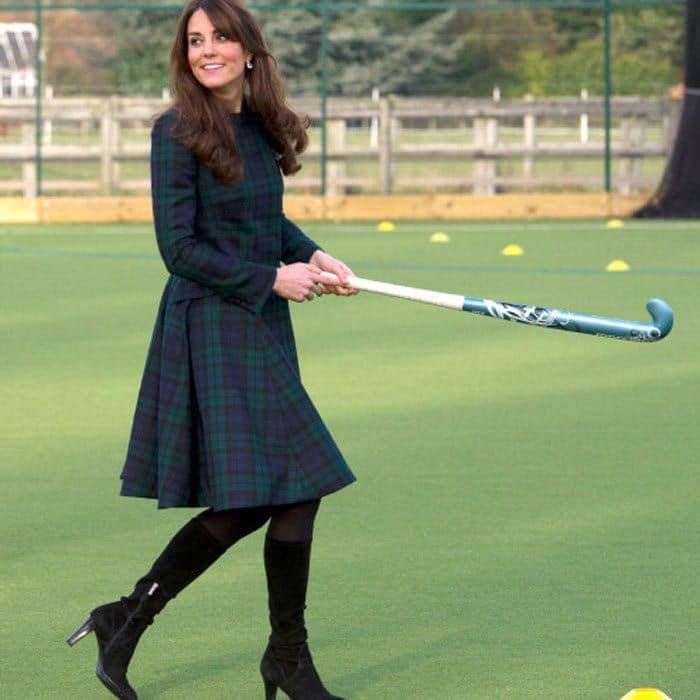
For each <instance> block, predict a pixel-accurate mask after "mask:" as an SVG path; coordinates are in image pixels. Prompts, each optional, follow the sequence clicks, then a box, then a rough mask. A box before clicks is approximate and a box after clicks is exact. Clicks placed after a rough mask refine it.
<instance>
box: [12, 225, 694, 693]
mask: <svg viewBox="0 0 700 700" xmlns="http://www.w3.org/2000/svg"><path fill="white" fill-rule="evenodd" d="M306 230H307V231H308V232H309V233H310V235H312V236H313V237H314V238H315V239H316V240H318V241H319V242H320V243H321V244H322V245H324V246H325V247H326V248H327V249H328V250H329V251H330V252H332V253H334V254H336V255H338V256H340V257H342V258H344V259H346V260H347V261H348V263H349V264H351V266H353V268H354V270H355V272H356V274H358V275H361V276H363V277H371V278H375V279H383V280H386V281H392V282H397V283H403V284H408V285H413V286H423V287H427V288H433V289H439V290H442V291H448V292H454V293H461V294H466V295H470V296H477V297H489V298H494V299H499V300H506V301H513V302H521V303H531V304H538V305H543V306H555V307H559V308H566V309H570V310H573V311H579V312H582V313H591V314H596V315H603V316H615V317H618V318H629V319H636V320H643V321H646V320H648V316H647V314H646V311H645V310H644V305H645V303H646V301H647V299H648V298H650V297H653V296H660V297H662V298H665V299H666V300H667V301H668V302H669V303H670V304H671V306H672V307H673V309H674V311H675V315H676V326H675V328H674V330H673V331H672V333H671V335H670V336H669V337H668V338H667V339H665V340H663V341H662V342H660V343H658V344H653V345H638V344H634V343H623V342H617V341H613V340H607V339H601V338H594V337H589V336H581V335H577V334H573V333H562V332H557V331H551V330H546V329H540V328H529V327H525V326H522V325H517V324H511V323H504V322H501V321H495V320H492V319H486V318H479V317H476V316H472V315H468V314H463V313H455V312H451V311H446V310H443V309H437V308H433V307H428V306H423V305H419V304H412V303H409V302H404V301H399V300H394V299H388V298H384V297H378V296H374V295H370V294H367V293H364V294H361V295H360V296H359V297H357V298H352V299H340V298H335V297H326V298H323V299H319V300H316V301H314V302H313V303H311V304H304V305H300V306H295V307H294V319H295V327H296V333H297V339H298V344H299V351H300V357H301V364H302V374H303V378H304V381H305V384H306V386H307V388H308V389H309V392H310V393H311V395H312V396H313V397H314V400H315V401H316V404H317V406H318V408H319V410H320V412H321V414H322V415H323V416H324V417H325V418H326V420H327V422H328V424H329V426H330V428H331V430H332V432H333V433H334V435H335V437H336V439H337V441H338V443H339V444H340V446H341V448H342V449H343V451H344V453H345V455H346V457H347V459H348V461H349V462H350V463H351V465H352V466H353V469H354V470H355V472H356V474H357V476H358V482H357V484H355V485H353V486H351V487H349V488H347V489H345V490H344V491H342V492H341V493H339V494H337V495H334V496H331V497H329V498H328V499H327V500H326V501H324V504H323V506H322V509H321V512H320V515H319V518H318V521H317V530H316V536H315V549H314V559H313V571H312V578H311V586H310V596H309V607H308V611H307V615H308V623H309V628H310V632H311V642H312V649H313V651H314V655H315V659H316V661H317V665H318V667H319V669H320V671H321V673H322V676H323V677H324V679H325V680H326V682H327V685H328V686H329V687H330V688H331V689H332V690H333V691H334V692H336V693H338V694H340V695H342V696H343V697H346V698H352V700H361V699H363V698H365V699H371V700H384V699H386V700H400V699H416V700H417V699H428V700H433V699H435V700H438V699H440V700H445V699H452V698H455V699H457V698H459V699H464V700H618V699H619V698H620V697H621V696H622V695H623V694H624V693H625V692H627V691H628V690H630V689H631V688H634V687H648V686H651V687H660V688H662V689H664V691H665V692H666V693H667V694H669V695H670V696H671V697H672V698H673V700H697V698H698V697H700V677H699V676H698V663H697V649H698V648H699V647H700V624H699V623H700V616H699V615H698V583H697V582H698V578H699V576H700V567H699V565H698V552H699V551H700V495H699V489H698V471H699V469H698V462H699V459H698V447H699V439H698V428H697V424H698V420H697V419H698V408H697V404H698V386H699V381H698V380H699V379H700V361H699V359H698V357H699V355H698V346H699V345H700V317H699V315H698V312H697V309H696V302H697V298H698V288H699V282H700V223H699V222H666V223H650V222H628V223H627V225H626V226H625V228H624V229H621V230H608V229H606V228H605V225H604V223H603V222H597V221H595V222H566V221H562V222H547V223H544V222H515V223H449V224H446V223H439V224H431V223H400V222H399V223H398V228H397V230H396V231H395V232H394V233H387V234H383V233H378V232H377V231H376V230H375V226H374V225H368V224H343V225H320V224H314V225H308V226H307V227H306ZM438 230H440V231H444V232H446V233H448V234H449V235H450V237H451V241H450V242H449V243H447V244H441V245H439V244H431V243H429V241H428V239H429V236H430V234H431V233H433V232H435V231H438ZM509 243H517V244H519V245H521V246H522V247H523V248H524V250H525V255H524V256H523V257H517V258H512V257H508V258H506V257H503V256H501V254H500V253H501V250H502V248H503V247H504V246H505V245H506V244H509ZM613 259H623V260H625V261H626V262H627V263H628V264H629V265H630V266H631V271H629V272H626V273H607V272H604V268H605V266H606V264H607V263H609V262H610V261H611V260H613ZM0 267H1V273H0V292H1V295H0V298H1V299H2V309H3V314H2V318H1V319H0V329H1V333H0V336H1V338H2V362H1V363H0V368H1V370H0V371H1V372H2V375H1V376H2V402H1V404H0V412H1V415H0V431H1V432H0V437H1V444H2V460H1V463H0V470H1V472H0V474H1V476H2V484H3V487H4V494H3V499H2V502H3V505H2V510H1V511H0V512H1V515H0V517H1V518H2V533H3V536H2V539H1V540H0V548H1V550H2V567H1V568H0V584H1V587H0V603H1V610H2V635H1V636H0V642H1V644H2V646H1V647H0V659H1V660H2V662H1V663H2V674H1V685H2V689H1V691H0V694H1V695H2V697H3V698H8V699H11V700H20V699H21V700H24V699H26V698H32V699H33V698H66V699H71V700H74V699H79V698H98V697H105V698H106V697H109V696H108V695H107V692H106V691H105V690H103V689H102V687H101V686H100V685H99V684H98V683H97V681H96V680H95V678H94V663H95V643H94V638H92V637H90V638H88V639H86V640H85V641H84V642H82V643H81V644H79V645H78V646H76V647H75V648H74V649H69V647H68V646H67V645H66V644H65V641H64V640H65V638H66V637H67V635H68V634H69V633H70V632H71V631H72V630H73V629H74V628H75V627H76V626H77V625H78V624H79V623H81V622H82V621H83V619H84V617H85V615H86V613H87V612H88V611H89V610H90V609H91V608H92V607H94V606H96V605H97V604H99V603H102V602H106V601H108V600H111V599H114V598H115V597H117V596H119V595H121V594H125V593H127V592H129V591H130V590H131V585H132V584H133V582H134V581H135V579H137V578H138V577H139V576H140V575H141V574H142V573H144V572H145V571H146V570H147V568H148V567H149V565H150V563H151V561H152V559H153V558H154V557H155V556H156V555H157V554H158V553H159V552H160V550H161V548H162V546H163V545H164V544H165V542H166V541H167V540H168V538H169V537H170V535H171V534H172V533H174V531H175V530H176V529H177V528H178V527H179V526H180V525H181V523H183V522H184V520H185V519H186V518H187V517H188V515H190V514H192V511H186V510H173V511H160V512H158V511H157V510H156V508H155V506H154V504H153V503H152V502H151V501H143V500H136V499H124V498H120V497H119V496H118V495H117V493H118V489H119V480H118V475H119V471H120V468H121V463H122V460H123V456H124V449H125V446H126V441H127V438H128V433H129V429H130V421H131V417H132V414H133V409H134V401H135V398H136V392H137V390H138V384H139V381H140V374H141V370H142V367H143V361H144V358H145V353H146V348H147V344H148V341H149V338H150V333H151V327H152V323H153V319H154V317H155V312H156V308H157V304H158V300H159V295H160V292H161V289H162V284H163V281H164V279H165V273H164V269H163V266H162V264H161V262H160V260H159V258H158V257H157V252H156V248H155V243H154V239H153V234H152V232H151V230H150V228H149V227H147V226H138V225H133V226H129V225H124V226H107V225H99V226H98V225H92V226H51V227H49V226H5V227H3V228H2V229H0ZM262 538H263V534H262V533H256V534H255V535H253V536H252V537H250V538H249V539H247V540H246V541H244V542H242V543H240V544H239V545H238V546H236V547H235V548H234V549H232V550H231V551H230V552H229V553H228V554H227V555H226V556H225V557H224V559H223V560H222V561H220V562H219V563H218V564H217V565H216V566H215V567H213V568H212V569H211V570H210V571H208V572H207V573H206V574H205V575H204V576H203V577H202V578H201V579H200V580H198V581H196V582H195V583H194V584H193V585H192V587H191V589H188V590H187V591H185V592H183V593H182V594H181V596H180V597H179V598H178V599H177V600H176V601H174V602H173V603H172V604H171V606H170V607H169V608H168V609H167V610H166V611H165V612H164V613H163V614H162V616H161V617H159V618H158V619H157V620H156V624H155V625H154V627H153V628H151V629H149V631H148V632H147V634H146V635H145V637H144V639H143V641H142V643H141V644H140V646H139V649H138V651H137V654H136V657H135V659H134V662H133V664H132V670H131V672H130V678H131V680H132V682H133V684H134V685H135V686H136V687H137V689H138V690H139V698H142V699H143V700H149V699H151V698H152V699H155V698H159V699H163V700H165V699H166V698H168V699H175V698H178V699H180V698H188V699H190V698H197V699H199V698H202V699H204V700H216V699H219V698H221V699H224V698H227V699H231V698H235V699H236V700H247V699H248V698H250V699H251V700H254V699H256V698H261V697H262V694H263V689H262V684H261V682H260V680H259V677H258V671H257V664H258V660H259V657H260V654H261V652H262V650H263V648H264V645H265V641H266V634H267V626H266V615H267V613H266V594H265V584H264V576H263V571H262V564H261V551H262Z"/></svg>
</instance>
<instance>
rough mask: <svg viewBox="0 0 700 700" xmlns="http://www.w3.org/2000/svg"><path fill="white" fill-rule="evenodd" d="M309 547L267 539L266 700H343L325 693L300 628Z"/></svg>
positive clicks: (262, 670) (262, 668) (263, 668)
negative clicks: (283, 699)
mask: <svg viewBox="0 0 700 700" xmlns="http://www.w3.org/2000/svg"><path fill="white" fill-rule="evenodd" d="M310 559H311V542H283V541H281V540H275V539H272V538H271V537H269V536H268V537H267V538H266V540H265V572H266V574H267V589H268V596H269V606H270V624H271V626H272V634H271V635H270V641H269V644H268V645H267V649H266V650H265V654H264V656H263V658H262V661H261V663H260V673H261V674H262V677H263V682H264V683H265V698H266V700H274V698H275V697H276V694H277V688H281V689H282V690H283V691H284V692H285V693H286V694H287V695H288V696H289V697H290V698H291V699H292V700H343V699H342V698H339V697H338V696H336V695H331V693H329V692H328V690H326V688H325V686H324V685H323V683H322V681H321V679H320V678H319V675H318V673H317V671H316V669H315V667H314V663H313V659H312V658H311V653H310V652H309V647H308V645H307V643H306V642H307V632H306V627H305V624H304V609H305V608H306V590H307V586H308V581H309V563H310Z"/></svg>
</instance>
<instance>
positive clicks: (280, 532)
mask: <svg viewBox="0 0 700 700" xmlns="http://www.w3.org/2000/svg"><path fill="white" fill-rule="evenodd" d="M320 504H321V501H320V500H315V501H305V502H304V503H292V504H290V505H284V506H262V507H260V508H234V509H231V510H212V509H211V508H209V509H208V510H205V511H204V512H203V513H200V514H199V515H198V516H197V518H198V519H199V521H200V522H201V523H202V525H204V527H206V529H207V530H208V531H209V532H210V533H211V534H212V535H213V536H214V537H215V538H216V539H217V540H218V541H219V543H220V544H221V545H222V546H223V547H226V548H227V549H228V548H229V547H231V546H232V545H234V544H235V543H236V542H238V540H241V539H243V538H244V537H246V536H247V535H249V534H250V533H251V532H255V531H256V530H259V529H260V528H261V527H262V526H263V525H264V524H265V523H266V522H267V521H268V520H269V521H270V525H269V527H268V529H267V534H268V537H271V538H272V539H275V540H281V541H283V542H310V541H311V538H312V536H313V531H314V519H315V518H316V513H317V511H318V507H319V505H320Z"/></svg>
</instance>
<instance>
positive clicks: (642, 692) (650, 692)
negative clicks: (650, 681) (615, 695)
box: [620, 688, 671, 700]
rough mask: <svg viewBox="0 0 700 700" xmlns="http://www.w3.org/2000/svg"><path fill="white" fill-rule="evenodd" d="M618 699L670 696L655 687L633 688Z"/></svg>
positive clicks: (655, 699)
mask: <svg viewBox="0 0 700 700" xmlns="http://www.w3.org/2000/svg"><path fill="white" fill-rule="evenodd" d="M620 700H671V698H669V697H668V695H666V693H662V692H661V691H660V690H658V689H657V688H635V689H634V690H630V692H629V693H627V695H625V696H624V697H622V698H620Z"/></svg>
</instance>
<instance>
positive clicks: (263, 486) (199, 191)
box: [68, 0, 356, 700]
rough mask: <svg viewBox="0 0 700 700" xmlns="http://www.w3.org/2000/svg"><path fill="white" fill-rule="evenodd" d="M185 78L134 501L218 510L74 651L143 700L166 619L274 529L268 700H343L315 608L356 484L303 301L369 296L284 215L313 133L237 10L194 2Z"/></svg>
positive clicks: (157, 187) (162, 171)
mask: <svg viewBox="0 0 700 700" xmlns="http://www.w3.org/2000/svg"><path fill="white" fill-rule="evenodd" d="M171 78H172V89H173V94H174V96H175V97H174V106H173V108H172V109H171V110H170V111H168V112H166V113H165V114H163V115H162V116H161V117H160V118H159V119H158V120H157V122H156V124H155V127H154V129H153V135H152V154H151V170H152V196H153V211H154V218H155V228H156V236H157V240H158V246H159V250H160V253H161V255H162V257H163V260H164V261H165V264H166V267H167V269H168V271H169V272H170V273H171V275H170V277H169V279H168V282H167V284H166V286H165V291H164V293H163V298H162V300H161V304H160V308H159V311H158V316H157V319H156V325H155V330H154V333H153V338H152V341H151V345H150V349H149V352H148V357H147V360H146V367H145V371H144V377H143V381H142V384H141V389H140V393H139V397H138V401H137V406H136V412H135V416H134V423H133V429H132V433H131V440H130V443H129V449H128V453H127V458H126V464H125V467H124V470H123V472H122V491H121V492H122V494H123V495H126V496H140V497H146V498H157V499H158V505H159V507H162V508H169V507H177V506H206V507H207V508H206V510H204V511H203V512H201V513H200V514H199V515H197V516H196V517H195V518H193V519H192V520H190V521H189V522H188V523H187V524H186V525H185V526H184V527H183V528H182V529H181V530H180V531H179V532H178V533H177V534H176V535H175V536H174V537H173V539H172V540H171V541H170V542H169V543H168V545H167V546H166V548H165V550H164V551H163V552H162V554H161V555H160V556H159V557H158V558H157V559H156V561H155V562H154V563H153V566H152V567H151V569H150V571H149V572H148V573H146V574H145V575H144V576H143V577H142V578H140V579H139V580H138V581H137V582H136V585H135V588H134V591H133V592H132V593H131V594H130V595H128V596H126V597H123V598H121V600H119V601H116V602H112V603H108V604H106V605H102V606H100V607H98V608H95V610H93V611H92V612H91V613H90V616H89V617H88V619H87V620H86V622H85V623H84V624H83V625H82V626H81V627H79V628H78V630H76V632H75V633H74V634H73V635H71V637H70V638H69V639H68V643H69V644H70V645H71V646H72V645H74V644H75V643H77V642H78V641H79V640H80V639H82V638H83V637H85V636H86V635H87V634H89V633H90V632H93V631H94V632H95V635H96V638H97V644H98V662H97V675H98V678H99V679H100V680H101V681H102V682H103V683H104V685H105V686H106V687H107V688H108V689H109V690H110V691H111V692H112V693H114V695H116V696H117V697H119V698H129V699H131V698H136V692H135V691H134V690H133V688H132V687H131V686H130V685H129V683H128V681H127V678H126V672H127V667H128V665H129V662H130V660H131V657H132V655H133V653H134V650H135V647H136V644H137V642H138V640H139V638H140V636H141V634H142V633H143V632H144V630H145V629H146V627H147V626H148V625H150V624H151V623H152V622H153V618H154V616H155V615H156V614H157V613H158V612H160V611H161V610H162V609H163V607H164V606H165V605H166V603H167V602H168V601H169V600H171V599H173V598H174V597H175V596H176V595H177V594H178V593H179V592H180V591H181V590H183V589H184V588H185V587H186V586H187V585H188V584H190V583H191V582H192V581H194V579H195V578H197V577H198V576H199V575H200V574H201V573H202V572H203V571H205V570H206V569H207V568H208V567H209V566H210V565H211V564H212V563H214V562H215V561H216V560H217V559H218V558H219V557H220V556H221V555H222V554H223V553H224V552H225V551H226V550H227V549H228V548H229V547H231V545H233V544H234V543H235V542H237V541H238V540H240V539H241V538H242V537H245V536H246V535H248V534H250V533H251V532H253V531H255V530H257V529H259V528H260V527H262V526H263V525H264V524H265V523H267V522H269V526H268V530H267V535H266V538H265V549H264V562H265V571H266V574H267V584H268V599H269V608H270V622H271V627H272V631H271V634H270V638H269V643H268V646H267V649H266V650H265V653H264V656H263V658H262V662H261V666H260V670H261V674H262V677H263V681H264V685H265V695H266V698H267V699H268V700H269V699H270V698H274V697H275V696H276V692H277V688H281V689H282V690H283V691H284V692H285V693H287V695H289V696H290V697H291V698H294V699H298V700H310V699H314V700H315V699H321V698H329V699H330V698H335V697H336V696H333V695H331V694H330V693H329V692H328V691H327V690H326V689H325V687H324V685H323V683H322V682H321V680H320V678H319V676H318V674H317V672H316V670H315V668H314V665H313V661H312V658H311V654H310V652H309V649H308V646H307V643H306V640H307V633H306V628H305V625H304V607H305V600H306V589H307V582H308V574H309V560H310V551H311V539H312V533H313V526H314V518H315V516H316V512H317V510H318V507H319V503H320V499H321V497H323V496H325V495H326V494H329V493H332V492H334V491H337V490H338V489H341V488H343V487H344V486H346V485H348V484H350V483H351V482H352V481H354V476H353V474H352V472H351V471H350V469H349V468H348V466H347V464H346V462H345V460H344V459H343V457H342V455H341V454H340V452H339V450H338V448H337V447H336V445H335V443H334V442H333V439H332V438H331V436H330V435H329V433H328V431H327V429H326V427H325V426H324V424H323V422H322V420H321V418H320V417H319V415H318V414H317V412H316V410H315V409H314V407H313V405H312V403H311V401H310V399H309V397H308V396H307V394H306V392H305V391H304V389H303V387H302V385H301V383H300V379H299V370H298V364H297V357H296V350H295V345H294V337H293V334H292V327H291V321H290V315H289V308H288V300H291V301H295V302H302V301H305V300H309V301H310V300H312V299H314V298H315V297H316V296H319V295H323V294H327V293H333V294H337V295H341V296H347V295H351V294H354V293H356V291H355V290H352V289H350V288H348V287H347V286H345V284H346V282H347V279H348V275H350V274H352V273H351V270H350V269H349V268H348V267H347V266H346V265H345V264H344V263H342V262H341V261H340V260H337V259H335V258H333V257H331V256H330V255H328V254H327V253H325V252H324V251H322V250H321V249H320V248H319V247H318V246H317V245H316V244H315V243H314V242H313V241H311V240H310V239H309V238H307V237H306V236H305V235H304V234H303V233H302V232H301V231H300V230H299V229H298V228H297V227H296V226H295V225H294V224H292V223H291V222H290V221H289V220H287V219H286V218H285V216H284V214H283V213H282V189H283V185H282V177H281V175H280V171H282V173H284V174H291V173H294V172H296V171H298V170H299V168H300V167H301V166H300V165H299V163H298V155H299V154H300V153H301V152H302V151H303V150H304V148H305V147H306V145H307V136H306V132H305V128H306V125H305V124H304V123H302V121H301V120H300V119H299V117H298V116H297V115H295V114H294V113H293V112H292V111H291V110H290V109H289V108H288V107H287V106H286V104H285V101H284V94H283V89H282V83H281V80H280V78H279V75H278V73H277V70H276V64H275V62H274V59H273V58H272V56H271V55H270V54H269V52H268V50H267V48H266V46H265V43H264V40H263V39H262V36H261V33H260V30H259V28H258V26H257V24H256V22H255V20H254V18H253V17H252V16H251V15H250V13H249V12H248V11H247V10H246V9H245V8H244V7H243V6H242V5H241V4H240V2H238V0H191V1H190V2H189V3H188V4H187V6H186V7H185V10H184V12H183V14H182V17H181V19H180V22H179V26H178V31H177V36H176V38H175V41H174V44H173V49H172V52H171ZM280 262H283V263H285V265H284V266H282V267H280V266H279V265H280ZM324 272H326V273H333V274H334V275H335V276H336V277H337V279H338V280H339V282H338V283H337V284H335V285H334V284H329V282H328V278H326V277H324V276H323V274H322V273H324ZM331 279H335V278H331Z"/></svg>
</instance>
